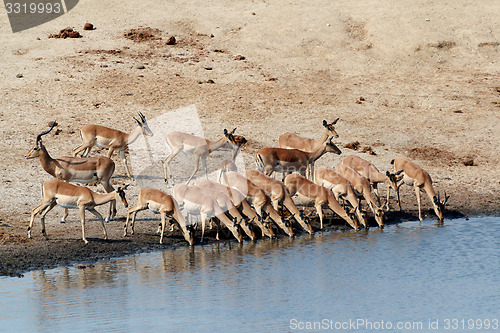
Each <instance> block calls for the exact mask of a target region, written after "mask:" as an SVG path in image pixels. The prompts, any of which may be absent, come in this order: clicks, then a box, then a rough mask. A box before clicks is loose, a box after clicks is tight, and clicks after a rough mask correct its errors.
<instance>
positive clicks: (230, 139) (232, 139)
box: [224, 128, 246, 145]
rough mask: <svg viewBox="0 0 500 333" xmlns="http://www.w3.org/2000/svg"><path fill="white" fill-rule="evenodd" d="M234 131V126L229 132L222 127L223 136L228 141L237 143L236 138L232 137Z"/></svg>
mask: <svg viewBox="0 0 500 333" xmlns="http://www.w3.org/2000/svg"><path fill="white" fill-rule="evenodd" d="M235 131H236V128H234V129H233V130H232V131H231V132H229V131H228V130H227V129H225V128H224V136H225V137H226V141H227V142H230V143H232V144H234V145H238V143H237V142H236V139H235V137H234V132H235ZM245 141H246V140H245Z"/></svg>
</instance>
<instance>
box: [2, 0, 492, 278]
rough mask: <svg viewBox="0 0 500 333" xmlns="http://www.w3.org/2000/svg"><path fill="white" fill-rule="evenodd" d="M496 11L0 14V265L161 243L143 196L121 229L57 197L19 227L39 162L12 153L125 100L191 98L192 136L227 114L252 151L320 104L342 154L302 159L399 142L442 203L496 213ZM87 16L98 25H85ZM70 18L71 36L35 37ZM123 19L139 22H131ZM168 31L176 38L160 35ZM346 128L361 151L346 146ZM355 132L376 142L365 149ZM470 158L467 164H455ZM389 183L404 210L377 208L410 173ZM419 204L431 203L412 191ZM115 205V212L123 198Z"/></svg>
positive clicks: (199, 7) (336, 6)
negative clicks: (14, 26)
mask: <svg viewBox="0 0 500 333" xmlns="http://www.w3.org/2000/svg"><path fill="white" fill-rule="evenodd" d="M499 12H500V2H492V1H486V0H482V1H474V2H470V1H465V0H458V1H455V2H439V3H436V2H434V1H430V0H421V1H413V2H411V3H408V2H404V3H403V2H401V3H399V2H396V1H394V2H391V3H384V4H381V3H380V2H378V1H373V0H361V1H355V2H352V1H343V0H341V1H335V2H332V1H328V0H319V1H314V4H313V3H311V2H310V1H303V0H299V1H295V2H293V3H290V2H289V1H282V0H277V1H273V2H267V1H260V0H258V1H224V0H216V1H212V2H210V4H209V5H208V4H207V3H206V2H202V1H194V0H178V1H177V0H176V1H168V2H161V3H158V2H156V1H148V0H146V1H140V2H139V1H127V2H123V1H106V2H103V1H94V0H88V1H80V3H79V4H78V5H77V6H76V7H75V8H74V9H73V10H71V11H70V12H69V13H68V14H66V15H63V16H61V17H59V18H58V19H56V20H54V21H51V22H48V23H46V24H44V25H41V26H38V27H36V28H32V29H30V30H27V31H23V32H19V33H16V34H13V33H12V32H11V29H10V26H9V23H8V19H7V16H6V15H5V14H3V15H2V16H1V17H0V40H1V43H0V50H1V52H2V56H3V59H2V62H1V63H0V72H1V77H2V80H1V81H0V97H1V103H0V130H1V133H2V140H0V152H1V156H2V163H1V171H0V176H1V187H0V191H1V193H0V195H1V198H2V205H1V206H0V258H1V260H0V270H1V271H2V272H3V273H2V274H17V273H19V272H22V271H26V270H29V269H34V268H41V267H52V266H54V265H56V264H69V263H74V262H81V261H92V260H95V259H100V258H106V257H110V256H116V255H121V254H125V253H133V252H137V251H143V250H151V249H155V248H161V247H160V246H159V245H158V244H156V243H157V241H158V238H157V237H156V236H154V230H155V226H156V220H153V219H154V216H153V214H152V213H144V215H143V219H146V220H145V221H144V222H143V223H141V225H142V226H141V227H139V229H138V231H139V233H138V235H136V236H134V237H129V238H126V239H123V238H122V237H121V229H122V223H123V221H118V222H111V223H109V224H108V225H107V227H108V232H109V233H110V238H111V241H110V242H103V241H101V240H100V239H101V237H102V234H101V231H100V229H99V227H98V223H97V222H96V221H94V220H92V221H90V222H89V223H88V224H87V234H88V237H89V238H90V240H91V244H89V245H87V246H84V245H83V242H81V241H79V238H80V236H81V234H80V227H79V221H78V215H77V214H76V213H75V212H72V213H71V215H70V218H69V220H70V221H69V223H67V224H65V225H61V224H59V222H58V220H59V216H60V214H61V213H62V210H61V209H60V208H56V209H54V212H52V213H49V215H48V216H47V220H48V221H47V223H48V226H47V231H48V233H49V236H51V239H50V240H49V241H45V240H44V239H43V237H42V236H41V234H40V225H39V219H37V220H36V223H35V227H34V231H33V234H34V238H33V239H32V240H28V239H27V238H26V228H27V225H28V222H29V217H30V213H31V209H33V208H34V207H35V206H36V205H38V204H39V202H40V200H41V193H40V192H41V191H40V189H41V183H42V182H43V181H45V180H49V179H51V176H50V175H48V174H47V173H45V171H44V170H43V169H42V168H41V165H40V163H39V161H37V160H25V159H24V155H25V154H26V153H27V152H28V150H29V149H30V148H31V147H32V146H33V145H34V143H35V137H36V134H38V133H39V132H41V131H42V130H44V129H46V128H47V123H48V122H49V121H50V120H53V119H57V121H58V123H59V126H58V129H59V131H58V133H57V135H55V133H51V134H49V135H47V136H46V137H45V138H44V143H45V145H46V147H47V149H48V150H49V152H50V153H51V154H52V156H54V157H58V156H63V155H69V154H71V149H72V148H74V147H76V146H78V145H79V143H80V138H79V135H78V129H79V128H80V127H82V126H83V125H86V124H89V123H97V124H101V125H105V126H109V127H113V128H117V129H121V130H124V131H130V130H132V128H133V126H134V123H133V120H132V116H134V115H135V114H136V113H137V112H138V111H141V112H143V113H144V114H145V115H146V117H147V118H148V119H157V118H159V117H162V116H164V115H165V114H167V115H168V112H170V111H171V110H179V109H181V108H186V107H191V108H192V107H195V108H196V110H197V112H198V115H199V121H200V123H199V124H200V126H201V128H202V130H203V133H204V134H205V135H206V137H207V138H210V139H218V138H220V137H221V135H222V130H223V129H224V128H229V129H232V128H234V127H237V133H238V134H240V135H243V136H245V137H246V138H247V140H248V142H249V143H248V145H247V147H246V148H245V149H244V151H243V153H245V156H246V157H245V162H246V164H247V167H249V168H253V167H254V165H253V158H252V153H253V152H255V151H256V150H257V149H258V148H261V147H265V146H277V138H278V136H279V135H280V134H282V133H284V132H295V133H297V134H300V135H303V136H307V137H311V138H317V137H319V136H320V133H321V130H322V126H321V122H322V120H323V119H326V120H328V121H332V120H333V119H335V118H337V117H339V118H340V120H339V122H338V124H337V126H336V129H337V132H338V133H339V135H340V137H339V138H338V139H336V140H335V142H336V143H337V145H338V146H339V147H340V148H341V149H342V151H343V154H342V155H340V156H336V155H335V156H334V155H325V156H324V157H322V158H321V159H320V160H319V161H318V162H317V166H320V167H321V166H327V167H335V166H336V165H337V164H338V163H339V162H340V160H341V158H342V157H343V156H347V155H348V154H357V155H359V156H361V157H363V158H366V159H367V160H369V161H371V162H373V163H374V164H375V165H377V167H378V168H379V169H380V170H381V171H385V170H390V167H391V166H390V164H389V162H390V160H391V159H393V158H394V157H396V156H398V155H405V156H408V157H410V158H411V159H413V160H414V161H415V162H416V163H417V164H419V165H421V166H422V167H424V168H425V169H426V170H428V171H429V173H430V174H431V175H432V178H433V181H434V185H435V188H436V189H437V190H439V191H443V190H446V191H447V193H448V194H449V195H451V199H450V201H449V204H448V208H449V210H450V211H451V213H450V214H451V215H454V216H459V215H483V214H494V215H498V214H499V213H500V209H499V205H498V201H499V194H500V190H499V185H500V173H499V171H498V164H499V162H500V161H499V147H500V135H499V134H498V133H499V123H500V122H499V111H500V109H499V108H500V80H499V79H500V76H499V71H500V67H499V65H500V64H499V62H500V54H499V50H500V42H499V41H500V19H499V17H498V13H499ZM86 22H91V23H93V24H94V26H95V27H96V29H95V30H92V31H84V30H83V25H84V24H85V23H86ZM67 26H70V27H74V28H75V29H76V30H78V31H79V32H80V33H81V34H82V35H83V37H82V38H78V39H52V38H51V39H49V38H48V35H49V34H54V33H57V32H58V31H59V30H60V29H62V28H65V27H67ZM146 27H150V28H151V29H145V28H146ZM133 29H143V30H142V32H148V33H150V34H151V36H150V37H148V36H144V35H143V36H142V38H140V36H139V35H138V34H137V33H138V31H137V30H133ZM139 32H141V30H139ZM170 36H175V38H176V40H177V44H176V45H167V44H166V42H167V40H168V38H169V37H170ZM134 38H135V39H134ZM18 74H21V75H22V77H17V76H21V75H18ZM167 119H168V117H167ZM177 125H178V126H179V127H181V125H183V126H185V125H186V124H185V123H184V124H177V123H176V122H175V121H170V123H169V126H170V127H169V128H176V126H177ZM193 126H194V125H193ZM159 132H160V133H163V132H164V130H161V131H159ZM157 137H161V135H159V136H157ZM354 141H358V142H359V144H360V146H361V148H360V149H359V150H358V151H354V150H351V149H348V148H345V145H346V144H348V143H351V142H354ZM368 147H371V149H372V150H373V151H374V152H375V153H376V155H369V154H367V153H362V150H363V148H368ZM99 153H102V152H98V151H94V152H93V154H94V155H95V154H99ZM160 155H161V154H160ZM160 155H158V156H157V155H155V158H154V159H152V161H153V166H152V167H151V170H150V177H149V180H150V181H152V182H155V183H156V187H158V188H164V184H163V181H162V174H161V169H160V167H159V158H161V156H160ZM242 156H243V155H242ZM468 159H469V160H470V159H472V160H473V166H466V165H464V161H465V160H468ZM114 160H115V162H116V164H117V170H116V172H115V178H113V183H114V184H123V183H125V182H127V179H126V177H124V175H125V169H124V167H123V164H122V163H121V160H120V159H119V157H118V156H115V157H114ZM212 163H216V162H212ZM179 165H181V164H179ZM179 165H178V166H177V169H179V168H180V167H179ZM187 168H188V169H190V168H191V166H188V167H187ZM179 172H181V171H179ZM186 174H187V171H185V174H184V176H185V175H186ZM199 175H201V174H199ZM140 187H141V183H140V182H137V181H136V182H134V183H133V186H132V187H131V189H130V190H129V191H128V199H129V202H130V203H131V204H135V201H136V197H137V194H138V192H139V189H140ZM94 189H99V188H98V187H94ZM402 194H403V207H404V209H405V212H409V214H410V215H408V216H406V215H404V214H403V215H401V214H393V215H389V216H388V217H389V223H390V222H391V218H392V219H393V221H399V220H401V219H405V218H413V217H414V216H415V206H416V204H415V197H414V192H413V190H412V189H411V188H409V187H406V188H404V189H403V190H402ZM423 205H424V210H425V212H426V213H428V210H429V209H430V208H431V205H430V202H429V200H428V199H427V198H426V197H424V199H423ZM99 210H100V211H101V212H104V211H105V208H104V207H102V208H100V209H99ZM118 215H119V217H123V216H125V215H126V210H125V208H124V207H123V206H119V213H118ZM451 215H448V217H449V216H451ZM391 216H392V217H391ZM429 216H432V215H429ZM148 221H149V222H148ZM141 222H142V220H141ZM177 244H183V242H182V239H181V238H179V237H177V238H175V237H173V238H172V237H171V238H170V241H169V243H168V244H167V245H165V246H175V245H177Z"/></svg>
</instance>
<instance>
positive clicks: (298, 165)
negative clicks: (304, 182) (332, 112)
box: [255, 139, 341, 176]
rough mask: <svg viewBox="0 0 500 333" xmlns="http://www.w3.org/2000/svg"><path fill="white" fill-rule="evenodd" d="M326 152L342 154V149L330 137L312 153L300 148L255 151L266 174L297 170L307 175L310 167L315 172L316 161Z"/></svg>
mask: <svg viewBox="0 0 500 333" xmlns="http://www.w3.org/2000/svg"><path fill="white" fill-rule="evenodd" d="M325 153H335V154H337V155H340V154H341V151H340V149H339V148H337V146H336V145H335V144H334V143H333V142H332V141H331V139H330V140H328V141H325V142H323V143H322V144H321V146H319V147H318V148H317V149H316V150H315V151H313V152H312V153H308V152H305V151H302V150H298V149H284V148H262V149H260V150H259V151H257V153H255V161H256V163H257V167H258V168H259V170H260V171H262V172H264V174H265V175H266V176H269V175H271V173H273V172H275V171H277V172H283V175H285V173H291V172H294V171H296V172H298V173H299V174H301V175H302V176H305V175H306V170H307V169H308V168H310V171H311V175H313V174H314V162H315V161H316V160H317V159H318V158H320V157H321V156H323V154H325Z"/></svg>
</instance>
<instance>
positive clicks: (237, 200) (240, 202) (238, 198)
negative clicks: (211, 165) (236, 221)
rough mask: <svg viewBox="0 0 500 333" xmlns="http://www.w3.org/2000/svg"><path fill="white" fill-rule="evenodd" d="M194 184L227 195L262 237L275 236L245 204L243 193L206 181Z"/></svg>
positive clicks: (199, 180) (267, 225) (265, 223)
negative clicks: (259, 231)
mask: <svg viewBox="0 0 500 333" xmlns="http://www.w3.org/2000/svg"><path fill="white" fill-rule="evenodd" d="M194 184H195V185H196V186H200V187H208V188H212V189H215V190H218V191H221V192H224V193H227V194H228V195H229V197H230V198H231V201H232V202H233V204H234V206H235V207H236V208H238V209H240V210H241V212H242V213H243V214H244V215H245V216H246V217H247V218H248V219H250V221H252V223H255V224H256V225H257V226H258V227H259V228H260V230H261V231H262V237H264V236H267V237H269V238H274V237H275V234H274V231H273V229H272V228H270V226H269V223H267V222H262V221H261V220H260V217H259V216H258V215H257V213H256V212H255V210H254V209H253V208H252V207H250V204H249V203H248V202H247V200H246V198H245V196H244V195H243V193H241V192H240V191H238V190H237V189H235V188H231V187H229V186H226V185H223V184H219V183H216V182H213V181H211V180H208V179H201V178H200V179H197V180H196V181H195V182H194Z"/></svg>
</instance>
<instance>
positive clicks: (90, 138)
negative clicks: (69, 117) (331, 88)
mask: <svg viewBox="0 0 500 333" xmlns="http://www.w3.org/2000/svg"><path fill="white" fill-rule="evenodd" d="M133 119H134V121H135V122H136V123H137V125H138V126H137V127H136V128H134V130H133V131H132V132H131V133H130V134H128V133H125V132H122V131H119V130H115V129H112V128H109V127H104V126H101V125H86V126H83V127H82V128H81V129H80V136H81V138H82V144H81V145H80V146H78V147H76V148H75V149H73V156H76V155H77V154H78V153H80V152H82V151H83V153H82V157H86V156H87V155H88V153H89V152H90V150H91V149H92V147H93V146H94V145H96V146H98V147H101V148H108V149H109V150H108V157H109V158H111V156H112V155H113V152H114V151H115V150H118V151H119V152H120V156H121V158H122V160H123V163H124V164H125V168H126V170H127V175H128V176H129V178H131V179H133V176H132V174H131V173H130V169H129V166H128V164H127V159H126V158H125V149H126V148H127V147H128V146H129V145H130V144H132V143H133V142H134V141H135V140H137V138H138V137H139V136H140V135H141V134H144V135H146V136H153V132H151V130H150V129H149V126H148V123H147V122H146V117H144V115H143V114H142V113H141V112H139V119H140V120H137V119H136V118H135V117H133Z"/></svg>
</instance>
